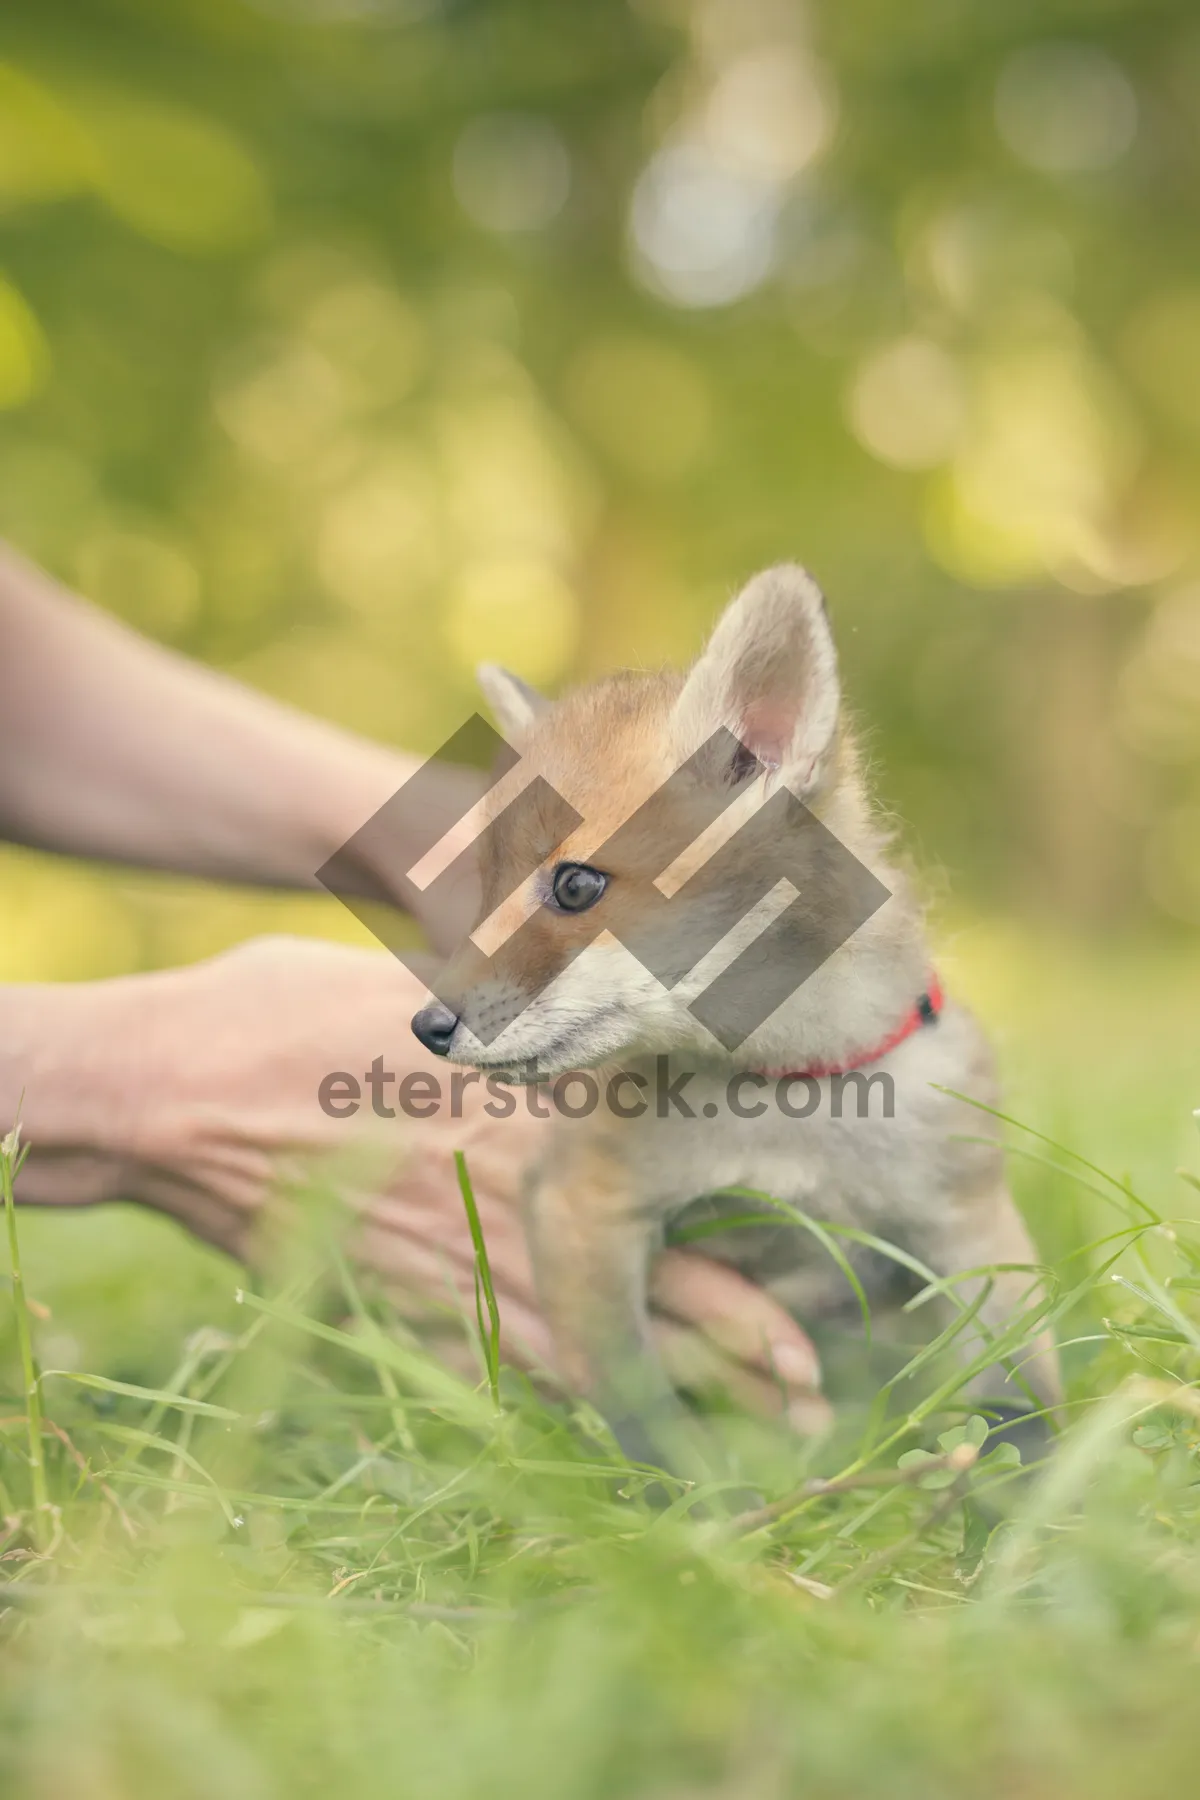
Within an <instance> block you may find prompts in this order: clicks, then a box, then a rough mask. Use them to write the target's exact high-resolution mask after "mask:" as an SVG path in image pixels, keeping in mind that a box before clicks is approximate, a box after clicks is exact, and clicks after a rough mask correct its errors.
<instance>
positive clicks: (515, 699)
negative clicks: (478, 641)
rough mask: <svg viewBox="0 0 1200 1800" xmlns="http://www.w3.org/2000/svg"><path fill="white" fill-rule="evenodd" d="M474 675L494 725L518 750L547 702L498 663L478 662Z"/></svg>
mask: <svg viewBox="0 0 1200 1800" xmlns="http://www.w3.org/2000/svg"><path fill="white" fill-rule="evenodd" d="M475 675H476V678H477V680H478V682H479V686H480V689H481V691H482V693H483V697H484V699H485V700H486V701H487V703H488V705H489V706H490V707H491V709H492V714H493V716H494V718H495V720H496V723H497V725H499V727H500V729H501V731H502V732H503V733H504V735H505V737H506V738H507V739H508V741H509V743H510V744H511V745H512V746H513V748H514V749H516V750H519V749H520V747H521V745H522V744H523V743H524V741H525V739H526V738H527V737H528V736H529V733H530V731H531V730H532V729H533V724H534V720H535V719H536V718H537V716H538V714H539V713H543V712H545V710H546V708H547V707H548V706H549V704H550V702H549V701H548V700H547V699H546V698H545V697H544V696H543V695H542V694H539V693H538V691H537V689H536V688H531V687H530V686H529V685H528V683H527V682H524V681H522V680H521V678H520V676H519V675H512V674H510V673H509V671H508V670H507V669H502V668H501V667H500V666H499V664H498V663H480V665H479V667H478V668H477V669H476V671H475Z"/></svg>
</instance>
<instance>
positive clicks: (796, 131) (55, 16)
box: [0, 0, 1200, 1223]
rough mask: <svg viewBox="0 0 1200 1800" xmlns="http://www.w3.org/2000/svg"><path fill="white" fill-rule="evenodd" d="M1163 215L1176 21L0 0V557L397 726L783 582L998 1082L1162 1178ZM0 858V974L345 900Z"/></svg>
mask: <svg viewBox="0 0 1200 1800" xmlns="http://www.w3.org/2000/svg"><path fill="white" fill-rule="evenodd" d="M1198 194H1200V17H1198V16H1197V13H1196V9H1195V6H1194V4H1189V3H1188V0H1040V3H1039V4H1037V5H1033V4H1030V3H1029V0H1012V3H1010V4H1008V5H1005V6H1003V7H998V6H996V5H994V4H992V3H990V0H923V3H922V4H918V5H913V6H895V5H891V6H888V5H882V4H879V3H878V0H842V3H841V4H835V3H834V0H822V3H820V4H810V5H808V6H801V5H798V4H792V3H789V0H632V3H629V4H627V3H625V0H594V3H592V4H589V5H579V4H576V5H569V6H568V5H563V4H559V5H557V6H555V5H550V4H547V3H545V0H442V3H441V4H439V3H438V0H77V3H76V4H71V3H70V0H6V4H5V5H4V7H3V9H2V11H0V533H3V534H6V535H7V536H8V537H10V538H11V539H12V540H13V541H14V542H15V543H16V544H18V545H19V546H20V547H21V548H22V549H24V550H25V551H27V552H28V553H29V554H31V555H33V556H34V557H36V558H38V559H40V560H41V561H42V562H44V563H45V564H46V565H47V566H48V567H49V568H50V569H52V570H53V571H54V572H55V573H57V574H58V575H60V576H61V577H63V578H65V579H66V580H67V581H69V582H70V583H71V584H73V585H75V586H76V587H78V588H79V589H80V590H82V591H83V592H84V593H86V594H88V595H90V596H91V597H92V598H93V599H94V600H96V601H97V602H98V603H99V604H100V605H102V606H104V607H107V608H110V609H112V610H113V611H114V612H117V613H119V614H120V615H121V616H123V617H125V618H126V619H128V620H130V621H131V622H132V623H134V624H135V625H137V626H138V627H140V628H141V629H143V630H145V631H147V632H149V633H151V634H152V635H154V636H155V637H157V638H160V639H162V640H164V641H166V642H168V643H171V644H173V645H175V646H177V647H178V648H179V649H180V650H182V651H185V652H187V653H188V654H191V655H196V656H199V657H202V658H204V659H205V660H207V661H210V662H213V663H216V664H219V665H220V666H222V667H224V668H227V669H229V670H231V671H233V672H234V673H235V674H237V675H239V676H241V677H243V678H244V679H246V680H247V681H250V682H253V683H255V684H257V685H259V686H261V687H263V688H266V689H268V690H270V691H271V692H273V693H276V694H279V695H282V696H285V697H287V698H288V699H291V700H293V701H295V702H297V703H299V704H300V705H303V706H306V707H309V708H311V709H313V710H314V711H316V712H319V713H322V714H324V715H326V716H328V717H331V718H334V719H338V720H341V721H343V722H344V723H346V724H348V725H352V726H354V727H356V728H358V729H359V730H362V731H364V732H368V733H373V734H376V735H378V736H380V737H382V738H387V739H391V740H393V741H395V742H397V743H400V744H403V745H406V746H408V747H411V748H413V749H416V750H429V749H432V748H434V747H435V746H436V745H437V744H439V743H440V742H441V741H442V740H443V739H444V738H445V737H446V736H447V735H448V734H449V732H450V731H451V730H452V729H453V728H454V727H455V726H456V725H457V724H458V723H459V722H460V720H461V719H462V717H463V715H464V713H465V712H466V711H468V710H470V709H471V708H472V707H473V705H474V694H473V688H472V675H471V670H472V666H473V664H474V662H475V661H476V660H477V659H479V658H481V657H493V656H495V657H499V658H501V659H502V660H504V661H505V662H507V663H509V664H510V665H511V666H513V667H514V668H515V669H517V670H518V671H519V672H520V673H522V674H523V675H525V676H527V677H528V678H530V679H532V680H535V681H537V682H539V683H542V684H545V685H546V686H547V687H549V688H551V689H553V688H555V687H557V686H558V685H560V684H562V683H564V682H569V681H571V680H572V679H576V678H579V677H585V676H587V675H589V674H591V673H593V672H595V671H598V670H600V669H603V668H606V667H610V666H612V665H614V664H619V663H631V664H656V663H658V662H659V661H661V660H663V659H666V658H673V659H680V658H685V657H687V656H688V655H690V654H692V653H693V652H694V650H695V649H696V648H697V646H698V644H699V642H700V639H701V637H702V634H703V632H704V630H705V628H706V626H707V623H708V621H709V620H710V618H711V617H712V615H713V613H714V611H715V610H716V608H717V607H718V606H719V605H720V604H721V602H722V600H723V599H724V598H725V597H726V596H727V595H728V594H729V593H730V592H731V590H732V589H733V587H734V586H735V584H736V583H737V582H738V581H739V580H740V579H741V578H743V577H744V576H745V575H746V574H748V573H749V572H751V571H752V570H753V569H754V568H755V567H757V566H759V565H761V564H763V563H764V562H767V561H770V560H771V559H774V558H778V557H781V556H796V557H799V558H801V559H802V560H804V561H805V562H807V563H808V564H809V565H810V566H811V567H812V568H813V570H814V571H815V572H816V574H817V575H818V577H819V579H820V580H821V582H822V584H823V585H824V587H825V588H826V590H827V592H828V594H829V596H830V598H831V603H832V606H833V610H834V616H835V621H836V624H837V627H838V630H839V635H840V640H841V645H842V650H843V655H844V660H845V665H846V675H847V686H848V689H849V693H850V696H851V699H852V702H853V705H854V707H855V709H856V711H857V712H858V713H859V715H860V716H861V717H862V718H863V719H864V720H865V721H866V722H867V724H868V728H869V744H870V747H871V750H872V754H873V757H874V759H875V761H876V763H877V765H878V768H879V772H880V780H881V787H882V792H883V795H884V798H885V801H886V803H887V804H888V805H889V807H891V808H893V809H894V810H895V813H896V816H897V819H898V821H899V822H900V824H901V825H902V828H903V830H904V832H905V834H906V837H907V839H908V842H909V843H910V844H911V846H912V848H913V850H914V852H915V854H916V855H917V857H918V858H919V860H920V861H921V863H922V864H923V865H924V866H925V867H926V868H927V869H928V870H931V871H932V872H933V874H932V882H931V885H932V889H933V894H934V899H935V902H936V903H937V905H938V907H939V909H940V916H941V919H942V936H943V939H944V941H945V943H946V946H947V950H946V954H947V960H948V963H949V966H950V970H951V973H952V977H953V978H954V979H956V980H958V981H959V982H960V983H961V984H962V985H963V986H964V987H965V988H966V989H967V990H968V991H969V992H970V993H972V994H973V995H974V996H975V997H976V998H978V999H979V1000H980V1001H981V1002H982V1004H983V1006H984V1009H985V1012H986V1013H987V1015H988V1017H989V1020H990V1021H991V1023H992V1024H993V1025H994V1026H996V1027H998V1028H999V1030H1000V1032H1001V1036H1002V1037H1005V1036H1006V1035H1007V1041H1008V1042H1009V1043H1010V1045H1011V1044H1015V1045H1016V1047H1017V1051H1018V1052H1019V1054H1012V1055H1010V1057H1009V1065H1010V1077H1011V1079H1012V1082H1013V1085H1014V1087H1015V1090H1016V1103H1018V1104H1019V1105H1022V1106H1024V1108H1025V1111H1026V1116H1033V1117H1036V1118H1037V1120H1038V1121H1039V1122H1041V1123H1045V1124H1048V1125H1052V1126H1054V1127H1055V1128H1057V1129H1061V1130H1062V1131H1063V1132H1064V1133H1065V1134H1067V1135H1069V1136H1072V1137H1073V1139H1074V1141H1076V1142H1079V1143H1080V1146H1081V1147H1082V1148H1088V1147H1089V1146H1090V1147H1092V1148H1094V1149H1095V1150H1096V1151H1097V1154H1104V1153H1106V1152H1107V1153H1108V1154H1110V1155H1111V1156H1112V1157H1113V1158H1114V1159H1115V1160H1116V1161H1117V1163H1118V1164H1121V1165H1123V1164H1124V1163H1127V1162H1134V1161H1136V1160H1137V1158H1138V1156H1139V1155H1141V1154H1142V1151H1143V1150H1144V1151H1145V1156H1146V1158H1147V1159H1149V1165H1150V1172H1152V1173H1153V1174H1155V1175H1161V1174H1162V1173H1163V1172H1165V1171H1166V1170H1169V1169H1170V1167H1171V1166H1172V1165H1173V1164H1174V1163H1175V1162H1177V1161H1179V1160H1180V1157H1181V1155H1182V1154H1184V1153H1185V1152H1181V1151H1180V1149H1179V1146H1180V1144H1181V1143H1183V1142H1184V1141H1185V1134H1186V1132H1188V1131H1190V1121H1189V1120H1188V1119H1187V1105H1188V1104H1194V1102H1195V1100H1196V1099H1197V1098H1200V1093H1197V1092H1196V1087H1197V1082H1196V1074H1197V1061H1196V1055H1195V1048H1194V1045H1195V1039H1196V1032H1195V1018H1196V1005H1195V995H1196V994H1197V993H1200V982H1197V979H1196V977H1197V974H1198V973H1200V957H1198V953H1197V948H1196V943H1197V940H1196V932H1195V927H1196V926H1197V925H1198V924H1200V569H1198V556H1200V526H1198V520H1197V507H1196V492H1197V483H1196V476H1197V471H1198V467H1200V229H1198V227H1200V206H1198V201H1197V196H1198ZM252 778H253V772H252V771H248V779H252ZM0 854H2V856H3V861H2V865H0V978H6V979H58V978H78V977H82V976H88V975H97V974H104V973H109V972H116V971H121V970H126V969H132V968H141V967H151V966H155V965H158V964H162V963H167V962H171V961H173V960H177V959H186V958H191V957H195V956H198V955H202V954H204V953H206V952H208V951H211V950H215V949H217V948H220V947H221V946H222V945H224V944H227V943H230V942H232V941H235V940H236V939H237V938H239V937H242V936H245V935H247V934H249V933H250V932H253V931H255V930H259V929H264V928H272V929H274V928H279V927H283V928H288V929H300V930H305V931H328V932H331V933H333V934H338V935H345V934H347V933H349V932H353V930H354V926H353V922H352V921H350V920H349V919H348V918H347V917H346V916H345V915H343V914H342V913H341V911H340V909H338V908H336V907H335V906H334V905H333V903H332V902H322V901H319V900H316V899H311V900H310V899H306V898H296V899H279V898H271V897H263V896H245V895H237V894H233V893H225V892H219V891H214V890H212V889H203V888H201V887H199V886H198V885H197V886H193V885H189V884H185V883H172V882H166V881H162V880H158V879H155V878H149V877H145V876H140V875H131V874H129V873H128V872H121V871H108V870H97V869H85V868H81V867H75V866H73V865H71V864H69V863H66V862H63V861H57V860H54V859H50V858H42V857H38V856H34V855H31V854H28V853H25V852H20V851H13V850H9V851H5V852H3V853H0ZM1051 1070H1053V1082H1052V1083H1051V1084H1050V1086H1047V1083H1048V1082H1049V1073H1048V1072H1049V1071H1051ZM1188 1142H1189V1143H1190V1139H1188ZM47 1223H48V1222H47Z"/></svg>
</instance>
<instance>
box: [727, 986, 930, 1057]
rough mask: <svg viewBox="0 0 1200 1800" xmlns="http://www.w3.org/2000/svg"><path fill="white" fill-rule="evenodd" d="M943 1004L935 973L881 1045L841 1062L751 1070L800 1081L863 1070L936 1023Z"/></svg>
mask: <svg viewBox="0 0 1200 1800" xmlns="http://www.w3.org/2000/svg"><path fill="white" fill-rule="evenodd" d="M945 1003H946V1002H945V996H944V995H943V993H942V984H941V982H940V981H939V980H938V978H937V976H936V975H931V976H930V978H929V986H928V987H927V988H926V989H925V992H924V993H923V994H918V996H917V999H916V1003H915V1005H914V1006H913V1007H912V1009H911V1010H910V1011H909V1012H907V1013H906V1014H905V1015H904V1017H903V1019H901V1021H900V1023H899V1025H897V1027H896V1029H895V1030H894V1031H890V1032H889V1033H888V1035H887V1037H885V1038H884V1040H883V1042H882V1043H881V1044H875V1045H873V1046H872V1048H871V1049H870V1050H863V1051H861V1052H859V1053H857V1054H855V1055H853V1056H848V1057H846V1058H845V1060H844V1061H842V1062H831V1063H823V1062H815V1063H809V1064H808V1066H807V1067H806V1068H803V1069H756V1070H754V1073H755V1074H756V1075H765V1076H766V1077H767V1079H768V1081H782V1080H783V1079H784V1078H785V1077H786V1076H790V1077H791V1078H792V1079H793V1080H796V1081H802V1080H803V1079H804V1077H805V1076H806V1075H807V1076H812V1077H813V1078H814V1079H815V1080H818V1081H819V1080H820V1079H821V1077H822V1076H825V1075H848V1074H849V1073H850V1071H851V1069H862V1068H865V1067H866V1065H867V1064H868V1063H873V1062H878V1061H879V1060H880V1058H881V1057H884V1056H886V1055H887V1053H888V1051H889V1050H894V1049H895V1048H896V1045H897V1044H902V1043H903V1042H904V1040H905V1038H907V1037H911V1036H912V1035H913V1033H914V1031H920V1029H921V1027H922V1026H923V1025H934V1024H936V1023H937V1019H938V1015H939V1014H940V1013H941V1011H942V1008H943V1006H944V1005H945Z"/></svg>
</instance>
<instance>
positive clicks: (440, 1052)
mask: <svg viewBox="0 0 1200 1800" xmlns="http://www.w3.org/2000/svg"><path fill="white" fill-rule="evenodd" d="M457 1024H458V1014H457V1013H452V1012H451V1011H450V1008H449V1007H448V1006H443V1005H442V1003H441V1001H440V1000H431V1001H430V1003H429V1005H428V1006H423V1007H422V1008H421V1010H420V1012H419V1013H414V1014H413V1022H412V1028H413V1034H414V1036H416V1037H419V1038H420V1040H421V1042H422V1043H423V1044H424V1046H425V1048H426V1049H427V1050H432V1051H433V1054H434V1055H435V1056H445V1055H446V1053H447V1051H448V1050H449V1048H450V1039H451V1038H452V1037H453V1036H454V1030H455V1027H456V1026H457Z"/></svg>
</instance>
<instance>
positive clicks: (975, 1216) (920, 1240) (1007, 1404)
mask: <svg viewBox="0 0 1200 1800" xmlns="http://www.w3.org/2000/svg"><path fill="white" fill-rule="evenodd" d="M906 1239H907V1242H908V1244H909V1247H910V1249H912V1250H913V1251H914V1253H915V1254H917V1255H919V1256H920V1257H921V1259H922V1260H923V1261H924V1262H925V1263H927V1264H928V1266H929V1267H930V1268H931V1269H932V1270H933V1271H934V1273H935V1274H937V1275H939V1276H942V1277H944V1278H945V1277H954V1276H965V1277H966V1278H965V1279H963V1280H957V1281H955V1283H954V1293H955V1295H956V1297H957V1299H958V1301H959V1303H960V1304H961V1303H965V1304H966V1305H968V1306H969V1305H972V1304H973V1303H974V1302H975V1301H976V1300H979V1310H978V1313H977V1315H976V1318H977V1324H976V1323H972V1325H969V1326H968V1327H967V1328H966V1329H965V1330H964V1331H963V1333H962V1334H961V1336H960V1338H959V1345H960V1354H961V1355H962V1356H963V1357H964V1358H966V1359H970V1360H972V1361H974V1360H975V1359H976V1358H977V1357H978V1355H979V1352H980V1351H981V1350H982V1349H983V1348H984V1347H985V1346H986V1344H987V1343H988V1342H989V1341H990V1340H991V1339H994V1338H995V1337H997V1336H999V1335H1000V1334H1001V1333H1002V1332H1004V1331H1005V1330H1006V1328H1007V1327H1008V1326H1009V1324H1010V1323H1011V1322H1012V1320H1013V1319H1014V1318H1017V1317H1019V1316H1020V1315H1021V1314H1022V1313H1026V1312H1029V1311H1030V1310H1031V1309H1033V1308H1035V1307H1036V1306H1037V1304H1038V1301H1039V1299H1041V1298H1042V1294H1043V1285H1042V1282H1041V1281H1040V1279H1039V1276H1038V1273H1037V1253H1036V1251H1035V1250H1034V1247H1033V1244H1032V1241H1031V1239H1030V1236H1029V1233H1028V1231H1027V1230H1026V1227H1025V1222H1024V1220H1023V1219H1022V1218H1021V1215H1020V1213H1019V1212H1018V1211H1017V1208H1016V1206H1015V1204H1014V1202H1013V1199H1012V1196H1011V1195H1010V1193H1009V1192H1008V1189H1007V1187H1006V1186H1005V1184H1004V1182H1003V1179H1002V1178H996V1179H995V1180H994V1181H991V1182H989V1183H987V1184H986V1185H983V1186H981V1187H979V1188H978V1189H977V1190H976V1191H974V1192H972V1193H969V1194H967V1195H965V1196H963V1197H961V1198H960V1199H958V1200H957V1201H956V1202H955V1203H954V1206H953V1210H952V1211H951V1213H950V1216H949V1217H948V1218H947V1217H946V1216H945V1215H943V1217H942V1218H941V1219H940V1220H938V1221H937V1222H936V1223H931V1224H930V1225H929V1226H928V1227H927V1228H926V1229H924V1230H921V1231H918V1232H916V1233H913V1232H911V1231H909V1232H908V1233H906ZM973 1269H980V1270H986V1273H984V1274H980V1275H967V1274H966V1272H967V1271H968V1270H973ZM981 1293H982V1299H980V1294H981ZM1010 1370H1016V1371H1017V1372H1018V1374H1019V1376H1020V1378H1021V1380H1020V1381H1018V1380H1017V1379H1014V1376H1013V1374H1012V1373H1010ZM1022 1382H1024V1384H1025V1385H1026V1386H1027V1387H1028V1388H1029V1389H1030V1390H1032V1392H1033V1393H1034V1394H1035V1395H1036V1396H1037V1398H1038V1400H1039V1401H1040V1402H1041V1403H1042V1405H1043V1406H1046V1407H1048V1408H1053V1407H1054V1406H1055V1405H1057V1403H1058V1402H1059V1401H1060V1400H1061V1398H1062V1383H1061V1378H1060V1374H1059V1366H1058V1352H1057V1350H1056V1348H1055V1343H1054V1337H1053V1334H1052V1333H1051V1331H1050V1330H1049V1328H1048V1327H1046V1326H1043V1327H1040V1328H1039V1330H1038V1331H1037V1332H1036V1333H1035V1334H1034V1336H1033V1337H1032V1338H1030V1339H1029V1340H1028V1342H1026V1343H1024V1344H1022V1345H1020V1346H1018V1347H1017V1348H1016V1349H1015V1350H1014V1351H1013V1352H1011V1353H1010V1354H1008V1355H1005V1356H1002V1357H1000V1358H998V1359H997V1360H996V1361H995V1362H993V1363H992V1364H990V1366H988V1367H987V1368H984V1369H982V1370H981V1371H980V1372H979V1374H978V1375H976V1376H974V1377H973V1378H972V1380H971V1383H970V1385H969V1387H968V1390H967V1391H968V1393H970V1394H973V1395H976V1396H978V1397H979V1398H980V1399H982V1400H988V1401H992V1402H996V1403H997V1404H998V1405H999V1406H1000V1407H1001V1408H1002V1409H1003V1410H1005V1411H1007V1412H1010V1413H1020V1412H1023V1411H1027V1410H1028V1406H1029V1402H1028V1398H1027V1396H1026V1394H1025V1392H1024V1390H1023V1388H1022V1385H1021V1383H1022Z"/></svg>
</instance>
